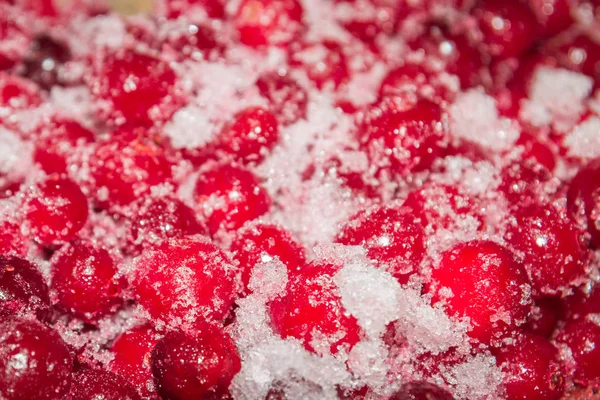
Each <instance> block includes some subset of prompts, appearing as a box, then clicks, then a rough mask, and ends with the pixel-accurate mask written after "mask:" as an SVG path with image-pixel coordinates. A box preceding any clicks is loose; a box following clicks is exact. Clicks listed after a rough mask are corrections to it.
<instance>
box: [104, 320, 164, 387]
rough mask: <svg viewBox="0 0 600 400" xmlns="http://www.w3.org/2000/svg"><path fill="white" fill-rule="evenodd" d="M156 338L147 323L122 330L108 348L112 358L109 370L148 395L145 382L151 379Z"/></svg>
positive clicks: (155, 334) (154, 332)
mask: <svg viewBox="0 0 600 400" xmlns="http://www.w3.org/2000/svg"><path fill="white" fill-rule="evenodd" d="M158 339H159V337H158V334H157V333H156V331H155V330H154V329H153V328H152V327H150V326H147V325H142V326H138V327H135V328H132V329H130V330H128V331H126V332H124V333H123V334H121V336H119V337H118V338H117V340H115V342H114V343H113V345H112V347H111V349H110V351H111V354H112V355H113V356H114V358H113V359H112V361H111V362H110V364H109V370H110V371H111V372H113V373H114V374H116V375H119V376H120V377H122V378H123V379H125V380H127V381H128V382H131V383H132V384H133V385H135V386H136V387H137V388H138V389H139V390H140V392H141V393H142V394H144V395H150V392H149V390H148V388H147V383H148V382H150V381H152V379H153V378H152V369H151V352H152V349H153V348H154V346H155V345H156V343H157V342H158Z"/></svg>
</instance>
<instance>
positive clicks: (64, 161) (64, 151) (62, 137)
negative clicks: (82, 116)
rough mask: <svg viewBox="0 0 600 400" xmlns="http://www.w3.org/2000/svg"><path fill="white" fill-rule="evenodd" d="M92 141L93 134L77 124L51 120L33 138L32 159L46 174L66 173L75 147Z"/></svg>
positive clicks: (73, 121)
mask: <svg viewBox="0 0 600 400" xmlns="http://www.w3.org/2000/svg"><path fill="white" fill-rule="evenodd" d="M93 141H94V134H93V133H92V132H91V131H90V130H89V129H87V128H84V127H83V126H82V125H81V124H80V123H79V122H77V121H75V120H72V119H67V118H52V119H51V120H50V121H48V123H46V124H44V125H42V126H41V128H40V129H39V132H38V135H37V137H35V152H34V154H33V159H34V161H35V162H36V163H38V164H39V165H40V166H41V167H42V169H43V170H44V172H46V173H47V174H54V173H57V174H61V173H65V172H67V166H68V158H69V156H71V155H72V154H73V151H74V150H75V149H76V148H77V146H80V145H83V144H87V143H90V142H93Z"/></svg>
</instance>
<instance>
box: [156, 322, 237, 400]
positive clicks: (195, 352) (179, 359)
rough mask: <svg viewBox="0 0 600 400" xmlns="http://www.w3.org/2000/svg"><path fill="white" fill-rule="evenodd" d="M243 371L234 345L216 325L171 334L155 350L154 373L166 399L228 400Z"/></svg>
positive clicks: (159, 389) (159, 391)
mask: <svg viewBox="0 0 600 400" xmlns="http://www.w3.org/2000/svg"><path fill="white" fill-rule="evenodd" d="M240 369H241V361H240V357H239V355H238V353H237V349H236V347H235V343H234V342H233V340H232V339H231V338H230V337H229V335H227V333H225V332H224V331H223V330H222V329H220V328H217V327H215V326H210V325H204V326H202V327H199V328H198V329H196V330H195V331H194V333H184V332H181V331H175V332H169V333H167V334H166V335H165V337H164V338H162V339H161V340H160V341H159V342H158V343H157V344H156V346H155V347H154V350H152V373H153V375H154V380H155V382H156V385H157V388H158V393H160V395H161V396H162V397H163V398H168V399H180V400H192V399H209V398H215V399H217V398H226V396H227V395H228V389H229V384H230V383H231V380H232V379H233V377H234V376H235V374H237V373H238V372H239V370H240Z"/></svg>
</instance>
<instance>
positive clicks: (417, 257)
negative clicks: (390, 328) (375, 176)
mask: <svg viewBox="0 0 600 400" xmlns="http://www.w3.org/2000/svg"><path fill="white" fill-rule="evenodd" d="M425 239H426V237H425V231H424V230H423V225H422V223H421V221H419V219H418V216H415V215H414V214H413V213H412V212H411V210H410V209H407V208H394V207H376V208H374V209H372V210H366V211H363V212H360V213H359V214H357V215H356V216H354V217H353V218H351V219H350V221H349V222H348V223H347V224H346V226H344V228H343V229H342V231H341V232H340V233H339V234H338V237H337V239H336V241H337V242H339V243H342V244H345V245H351V246H363V247H364V248H365V249H366V250H367V255H368V256H369V258H371V259H372V260H373V261H375V262H376V263H377V264H378V265H379V266H380V267H381V268H384V269H386V270H387V271H389V272H390V273H391V274H392V275H393V276H394V277H395V278H396V279H397V280H398V281H399V282H400V283H407V282H408V279H409V278H410V276H412V275H413V274H414V273H416V272H418V268H419V264H420V263H421V260H423V257H424V255H425Z"/></svg>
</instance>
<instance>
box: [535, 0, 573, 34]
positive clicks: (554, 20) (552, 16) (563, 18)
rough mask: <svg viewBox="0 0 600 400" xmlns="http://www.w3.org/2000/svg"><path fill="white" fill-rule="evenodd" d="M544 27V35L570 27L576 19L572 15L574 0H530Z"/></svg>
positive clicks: (556, 32)
mask: <svg viewBox="0 0 600 400" xmlns="http://www.w3.org/2000/svg"><path fill="white" fill-rule="evenodd" d="M527 3H528V4H529V7H531V9H532V11H533V12H534V14H535V16H536V18H537V20H538V23H539V24H540V26H541V27H542V33H543V35H544V36H552V35H556V34H558V33H560V32H562V31H564V30H566V29H567V28H569V27H570V26H571V25H572V24H573V23H574V22H575V21H574V19H573V17H572V16H571V8H572V7H573V6H574V3H575V2H574V1H572V0H528V1H527Z"/></svg>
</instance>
